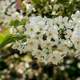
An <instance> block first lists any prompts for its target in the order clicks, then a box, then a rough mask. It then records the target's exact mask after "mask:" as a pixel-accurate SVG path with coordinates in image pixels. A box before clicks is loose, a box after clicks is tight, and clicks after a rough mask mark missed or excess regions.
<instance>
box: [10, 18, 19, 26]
mask: <svg viewBox="0 0 80 80" xmlns="http://www.w3.org/2000/svg"><path fill="white" fill-rule="evenodd" d="M19 25H20V21H19V20H17V19H16V20H11V22H10V26H14V27H17V26H19Z"/></svg>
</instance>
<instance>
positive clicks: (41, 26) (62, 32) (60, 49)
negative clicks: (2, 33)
mask: <svg viewBox="0 0 80 80" xmlns="http://www.w3.org/2000/svg"><path fill="white" fill-rule="evenodd" d="M24 34H25V35H26V39H25V41H22V40H20V41H16V42H15V43H14V45H13V48H14V49H18V50H20V52H21V53H26V52H27V53H30V54H32V55H33V56H34V57H36V58H38V59H39V60H40V61H41V62H45V63H48V62H52V63H53V64H57V63H58V62H60V61H61V60H62V59H63V57H64V56H66V55H75V56H78V55H79V52H80V50H79V49H80V12H79V11H77V12H76V13H75V14H72V16H71V19H68V17H62V16H59V17H56V18H53V19H50V18H46V17H44V18H42V17H41V16H32V17H29V23H28V24H26V25H25V30H24Z"/></svg>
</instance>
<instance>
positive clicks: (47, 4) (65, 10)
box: [29, 0, 80, 17]
mask: <svg viewBox="0 0 80 80" xmlns="http://www.w3.org/2000/svg"><path fill="white" fill-rule="evenodd" d="M32 5H33V7H34V8H35V10H32V12H31V13H30V14H36V15H41V16H47V17H56V16H59V15H60V16H71V14H73V13H74V12H76V11H77V10H80V6H79V5H80V1H79V0H54V1H51V0H32ZM30 14H29V15H30Z"/></svg>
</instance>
